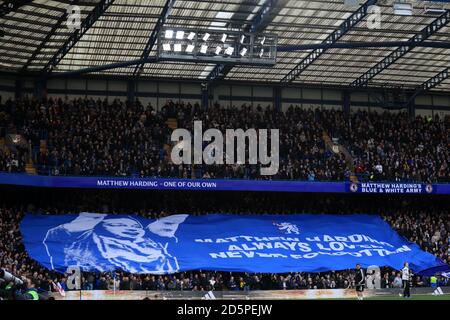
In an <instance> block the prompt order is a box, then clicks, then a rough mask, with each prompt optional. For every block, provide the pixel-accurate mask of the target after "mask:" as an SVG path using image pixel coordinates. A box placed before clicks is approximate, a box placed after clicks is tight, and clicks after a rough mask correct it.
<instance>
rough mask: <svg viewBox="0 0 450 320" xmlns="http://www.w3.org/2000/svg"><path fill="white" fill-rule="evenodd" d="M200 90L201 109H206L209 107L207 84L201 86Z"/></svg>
mask: <svg viewBox="0 0 450 320" xmlns="http://www.w3.org/2000/svg"><path fill="white" fill-rule="evenodd" d="M201 90H202V108H203V109H208V107H209V86H208V84H207V83H202V84H201Z"/></svg>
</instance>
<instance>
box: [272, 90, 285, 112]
mask: <svg viewBox="0 0 450 320" xmlns="http://www.w3.org/2000/svg"><path fill="white" fill-rule="evenodd" d="M281 90H282V88H281V87H273V108H274V109H275V110H277V111H281V101H282V98H283V97H282V93H281V92H282V91H281Z"/></svg>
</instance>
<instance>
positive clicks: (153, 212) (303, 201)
mask: <svg viewBox="0 0 450 320" xmlns="http://www.w3.org/2000/svg"><path fill="white" fill-rule="evenodd" d="M12 192H13V193H14V192H15V191H12ZM30 192H31V191H26V192H25V191H24V193H22V194H21V196H20V198H24V197H25V198H27V199H31V200H32V201H34V203H33V204H30V205H28V206H23V205H21V203H23V201H22V202H21V200H17V201H16V202H14V201H12V200H11V199H10V198H14V197H11V196H10V195H7V194H6V195H5V196H4V197H5V199H1V200H2V202H1V203H2V205H1V206H0V268H5V269H7V270H9V271H10V272H12V273H14V274H16V275H21V276H23V275H24V276H27V277H31V278H33V279H35V280H37V281H38V282H40V286H41V288H43V289H48V288H50V289H53V290H54V287H53V285H52V284H51V281H53V282H54V283H60V284H61V286H62V287H63V288H65V289H67V284H66V281H67V278H66V276H65V275H61V274H57V273H55V272H52V271H50V270H48V269H45V268H44V267H42V266H41V265H39V264H38V263H37V262H35V261H34V260H32V259H31V258H30V257H29V256H28V254H27V253H26V251H25V248H24V245H23V243H22V235H21V233H20V230H19V223H20V221H21V218H22V217H23V214H24V213H25V212H35V213H52V214H63V213H68V212H79V211H91V212H111V213H130V212H133V213H135V214H139V215H142V216H145V217H153V218H154V217H161V216H165V215H167V214H169V212H170V213H180V212H183V213H191V214H195V215H203V214H208V213H211V212H213V213H217V212H218V211H219V212H222V213H227V212H228V213H230V214H243V213H246V214H248V213H250V212H252V213H254V214H261V213H267V212H274V213H278V214H290V213H302V212H310V213H318V214H319V213H336V214H340V213H349V212H353V213H362V212H364V213H367V212H370V213H374V214H380V215H381V216H382V217H383V218H384V219H385V220H386V221H387V222H388V223H389V224H390V225H391V226H392V227H393V228H394V229H395V230H397V231H398V232H399V233H400V234H401V235H403V236H405V237H407V238H408V239H409V240H411V241H413V242H415V243H417V244H418V245H419V246H420V247H421V248H422V249H423V250H425V251H428V252H430V253H432V254H434V255H435V256H437V257H439V258H441V259H442V260H443V261H444V262H446V263H449V262H450V215H449V210H448V209H449V208H448V204H445V203H444V202H441V203H440V201H441V200H442V199H440V198H435V199H428V200H425V199H417V198H405V199H403V200H399V199H398V198H397V197H395V196H393V197H392V198H386V197H389V196H384V198H383V197H372V198H371V199H372V200H371V201H368V200H367V199H366V198H364V197H363V198H360V199H357V198H356V199H354V200H352V201H349V199H347V198H346V197H345V196H344V197H343V196H337V195H335V196H333V195H330V196H326V197H324V196H323V195H318V194H317V195H316V194H313V195H307V196H305V195H298V194H283V195H280V194H259V195H256V194H255V193H243V194H236V193H234V194H233V193H229V192H228V193H209V194H204V193H195V192H186V193H184V192H182V193H181V194H180V196H179V198H177V199H178V200H179V201H174V194H173V193H170V192H158V193H156V194H153V193H150V194H149V193H144V194H140V193H133V194H132V195H131V194H130V193H127V192H125V193H124V192H117V191H110V190H105V191H104V192H103V191H102V192H98V193H97V192H93V191H90V190H88V191H83V192H82V191H80V192H79V194H77V195H73V193H70V192H67V191H63V190H58V191H55V193H54V194H53V193H49V192H46V191H45V190H35V191H33V192H34V194H33V195H32V196H30ZM43 193H46V194H47V195H48V196H47V197H43V196H42V194H43ZM15 194H19V193H17V192H15ZM15 197H17V196H15ZM82 199H86V201H84V200H82ZM88 199H89V200H88ZM124 199H127V200H128V201H124ZM80 203H83V205H80ZM269 203H271V205H269ZM439 203H440V204H439ZM218 207H219V208H222V209H221V210H215V209H213V208H218ZM136 208H139V209H136ZM77 210H78V211H77ZM381 271H382V282H381V285H382V287H384V288H386V287H394V288H395V287H401V279H400V273H399V272H398V271H396V270H392V269H390V268H382V270H381ZM354 285H355V282H354V271H353V270H341V271H331V272H323V273H305V272H298V273H289V274H249V273H235V272H232V273H230V272H212V271H201V270H196V271H192V272H183V273H176V274H173V275H150V274H148V275H147V274H144V275H137V274H129V273H125V272H122V271H120V270H117V272H115V273H84V274H83V279H82V287H83V289H86V290H91V289H112V288H116V289H121V290H193V291H202V290H260V289H261V290H265V289H282V290H284V289H324V288H354ZM414 285H415V286H428V285H429V282H428V279H427V278H425V277H424V278H422V277H419V276H415V277H414ZM439 285H443V286H445V285H449V283H448V279H446V278H444V277H440V278H439Z"/></svg>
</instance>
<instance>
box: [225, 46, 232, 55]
mask: <svg viewBox="0 0 450 320" xmlns="http://www.w3.org/2000/svg"><path fill="white" fill-rule="evenodd" d="M233 52H234V47H228V48H227V49H226V50H225V54H227V55H229V56H231V55H232V54H233Z"/></svg>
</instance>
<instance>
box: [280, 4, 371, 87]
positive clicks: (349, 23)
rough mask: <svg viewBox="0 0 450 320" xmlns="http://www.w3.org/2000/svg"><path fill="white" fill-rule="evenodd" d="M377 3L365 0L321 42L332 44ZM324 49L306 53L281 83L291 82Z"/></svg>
mask: <svg viewBox="0 0 450 320" xmlns="http://www.w3.org/2000/svg"><path fill="white" fill-rule="evenodd" d="M376 3H377V0H367V1H366V2H365V3H364V4H363V5H362V6H361V7H360V8H359V9H358V10H356V11H355V12H354V13H353V14H352V15H351V16H350V17H348V18H347V19H345V21H344V22H343V23H342V24H341V25H340V26H339V29H337V30H335V31H333V32H332V33H331V34H330V35H329V36H328V37H327V38H326V39H325V40H324V41H322V43H325V44H334V43H336V42H337V41H338V40H339V39H340V38H341V37H342V36H343V35H345V34H346V33H347V32H349V31H350V30H351V29H352V28H353V27H354V26H356V25H357V24H358V23H359V22H361V21H362V20H363V19H364V18H365V17H366V16H367V14H368V9H369V7H370V6H372V5H374V4H376ZM325 51H326V49H315V50H313V51H312V52H311V53H310V54H308V55H307V56H306V57H305V58H304V59H303V60H302V61H300V63H299V64H298V65H296V66H295V67H294V69H292V70H291V71H290V72H289V73H288V74H287V75H286V76H285V77H284V78H283V79H281V82H282V83H289V82H292V81H293V80H294V79H295V78H297V77H298V76H299V75H300V74H301V73H302V72H303V70H305V69H306V68H307V67H308V66H309V65H310V64H312V63H313V62H314V61H316V60H317V59H318V58H319V57H320V56H321V55H322V54H323V53H324V52H325Z"/></svg>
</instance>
